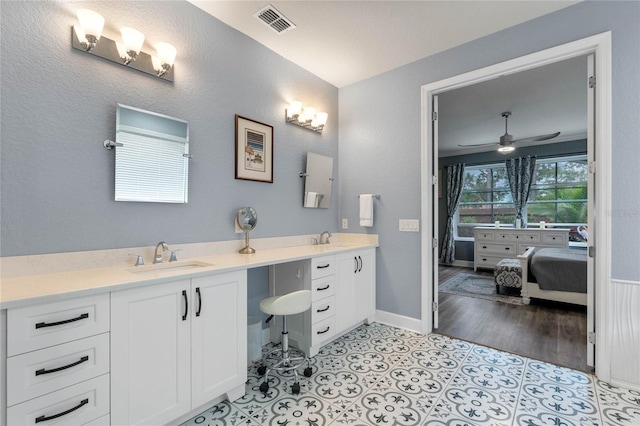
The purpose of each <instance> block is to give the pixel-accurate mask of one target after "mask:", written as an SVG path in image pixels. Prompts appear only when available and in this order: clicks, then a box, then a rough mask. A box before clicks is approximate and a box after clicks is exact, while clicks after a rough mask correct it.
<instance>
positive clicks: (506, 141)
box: [458, 111, 560, 154]
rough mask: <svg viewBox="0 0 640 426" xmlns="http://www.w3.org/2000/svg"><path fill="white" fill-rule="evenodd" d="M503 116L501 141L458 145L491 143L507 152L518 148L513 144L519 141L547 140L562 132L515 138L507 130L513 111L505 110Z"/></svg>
mask: <svg viewBox="0 0 640 426" xmlns="http://www.w3.org/2000/svg"><path fill="white" fill-rule="evenodd" d="M501 115H502V117H504V135H502V136H500V142H490V143H479V144H474V145H458V146H462V147H472V146H473V147H475V146H489V145H500V148H498V151H500V152H501V153H503V154H506V153H507V152H511V151H513V150H514V149H516V148H515V147H514V146H513V144H515V143H517V142H540V141H546V140H549V139H553V138H555V137H556V136H558V135H559V134H560V132H556V133H549V134H546V135H539V136H533V137H530V138H523V139H516V140H514V139H513V135H510V134H509V132H508V131H507V124H508V120H509V117H510V116H511V111H505V112H503V113H502V114H501Z"/></svg>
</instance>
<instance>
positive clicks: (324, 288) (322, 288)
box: [316, 284, 331, 291]
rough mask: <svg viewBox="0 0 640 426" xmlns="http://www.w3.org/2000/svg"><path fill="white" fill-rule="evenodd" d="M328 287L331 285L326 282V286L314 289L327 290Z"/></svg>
mask: <svg viewBox="0 0 640 426" xmlns="http://www.w3.org/2000/svg"><path fill="white" fill-rule="evenodd" d="M329 287H331V285H330V284H327V286H326V287H318V288H317V289H316V291H324V290H329Z"/></svg>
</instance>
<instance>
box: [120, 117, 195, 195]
mask: <svg viewBox="0 0 640 426" xmlns="http://www.w3.org/2000/svg"><path fill="white" fill-rule="evenodd" d="M177 139H180V140H177ZM117 140H118V142H119V143H122V146H118V147H116V191H115V193H116V196H115V199H116V201H143V202H156V203H186V202H187V201H188V181H189V179H188V175H189V159H188V158H187V157H185V155H184V154H188V153H189V143H188V142H185V140H184V139H181V138H176V137H174V136H172V135H162V134H158V133H156V132H151V131H147V130H143V129H138V128H135V127H130V126H121V128H120V130H119V131H118V135H117Z"/></svg>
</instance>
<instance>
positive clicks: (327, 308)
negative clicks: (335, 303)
mask: <svg viewBox="0 0 640 426" xmlns="http://www.w3.org/2000/svg"><path fill="white" fill-rule="evenodd" d="M329 308H330V306H329V305H327V307H326V308H324V309H318V310H316V312H318V313H320V312H327V311H328V310H329Z"/></svg>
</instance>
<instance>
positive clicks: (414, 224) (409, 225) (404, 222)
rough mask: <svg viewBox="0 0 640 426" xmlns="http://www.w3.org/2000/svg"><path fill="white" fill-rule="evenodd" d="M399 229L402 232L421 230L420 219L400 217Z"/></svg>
mask: <svg viewBox="0 0 640 426" xmlns="http://www.w3.org/2000/svg"><path fill="white" fill-rule="evenodd" d="M399 230H400V231H401V232H420V220H418V219H400V223H399Z"/></svg>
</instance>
